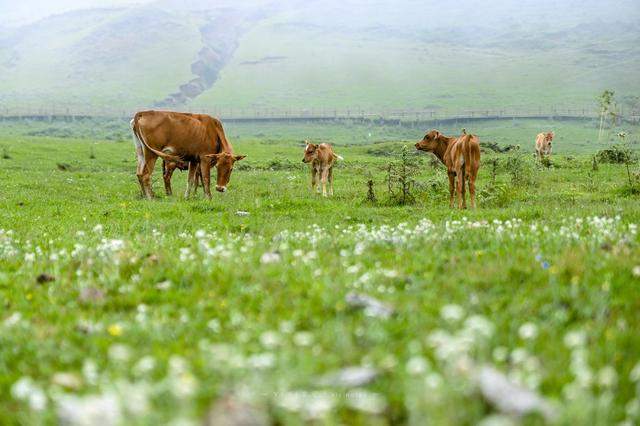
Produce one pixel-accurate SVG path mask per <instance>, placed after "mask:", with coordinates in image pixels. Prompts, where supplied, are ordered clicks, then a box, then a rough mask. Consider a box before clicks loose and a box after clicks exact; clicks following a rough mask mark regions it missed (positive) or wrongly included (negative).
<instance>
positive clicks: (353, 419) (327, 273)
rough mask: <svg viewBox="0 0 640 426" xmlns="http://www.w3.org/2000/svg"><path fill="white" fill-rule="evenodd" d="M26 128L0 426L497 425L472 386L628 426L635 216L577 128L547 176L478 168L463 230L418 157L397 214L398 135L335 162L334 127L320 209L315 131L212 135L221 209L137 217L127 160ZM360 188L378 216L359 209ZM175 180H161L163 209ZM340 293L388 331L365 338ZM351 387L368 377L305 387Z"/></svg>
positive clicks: (87, 141)
mask: <svg viewBox="0 0 640 426" xmlns="http://www.w3.org/2000/svg"><path fill="white" fill-rule="evenodd" d="M512 124H513V123H493V124H491V123H487V124H486V125H484V126H482V127H479V129H480V130H481V131H479V132H478V133H479V134H481V135H487V136H486V138H487V139H489V138H490V136H489V135H492V136H491V138H493V139H495V140H496V141H498V142H499V143H501V144H502V143H507V142H510V141H511V140H512V138H515V137H516V135H522V132H521V130H522V127H519V126H514V125H512ZM538 124H540V123H538ZM126 125H127V124H126V123H123V126H126ZM38 126H39V125H36V124H34V125H33V126H30V127H29V128H28V127H26V126H24V125H16V124H13V125H11V126H3V128H2V134H1V135H0V146H1V147H4V148H6V152H7V154H8V156H9V157H10V158H9V159H0V194H1V196H0V210H1V211H2V215H0V230H2V231H0V306H2V311H0V312H1V313H0V395H2V397H0V423H2V424H42V423H44V424H55V423H56V419H57V418H58V416H61V417H63V420H64V419H67V420H68V417H73V419H75V420H76V421H77V416H78V415H79V413H81V412H83V410H86V409H88V407H89V406H94V407H95V404H93V403H92V400H90V399H89V398H90V396H94V397H95V396H100V398H102V401H103V402H104V404H105V405H107V406H110V407H118V409H119V410H120V413H121V416H122V419H126V421H125V422H124V423H126V424H151V423H156V424H165V423H169V422H171V421H176V422H177V421H187V422H189V423H190V424H191V423H195V424H197V423H198V422H200V421H201V419H202V418H203V417H204V415H205V413H206V412H207V410H208V409H209V407H210V406H211V405H212V404H214V403H215V401H218V400H220V399H221V398H223V397H229V395H232V394H233V395H235V396H233V397H232V398H235V399H236V400H237V401H243V400H245V399H246V400H249V401H251V404H252V405H253V406H254V407H255V409H256V410H258V411H263V412H264V413H265V415H267V416H268V417H269V418H270V420H271V421H272V422H274V423H279V424H301V423H304V422H305V421H306V420H308V419H309V417H310V416H311V417H314V416H316V417H317V418H318V422H319V423H321V424H362V425H364V424H425V422H427V421H430V422H431V423H432V424H477V423H479V422H480V421H481V420H482V419H486V418H487V417H488V416H492V415H496V414H497V411H496V409H495V408H493V407H492V406H491V405H490V404H488V403H486V402H485V401H484V399H483V397H482V396H481V395H480V393H479V391H478V389H477V387H476V386H475V379H474V374H475V371H476V368H479V366H481V365H483V364H490V365H494V366H495V367H496V368H497V369H498V370H500V371H502V372H504V373H505V374H508V375H509V377H511V378H512V380H514V381H516V382H519V383H522V384H523V385H524V386H526V387H529V388H532V389H535V390H536V391H537V392H539V393H540V394H542V395H543V396H544V397H545V398H548V399H549V400H551V401H553V404H554V405H555V407H556V412H557V414H558V422H559V423H560V424H567V425H569V424H572V425H573V424H585V425H586V424H590V425H591V424H598V425H608V424H613V423H617V422H620V421H623V420H624V419H627V420H628V421H629V422H630V424H633V423H634V422H635V421H637V414H634V412H633V408H634V407H635V406H636V405H637V404H638V398H639V397H640V395H639V394H638V392H639V390H638V383H637V381H636V382H634V380H636V379H634V377H635V376H634V375H633V374H631V372H632V370H633V369H634V368H635V367H636V365H638V362H639V361H640V337H639V336H638V333H637V331H636V330H637V329H638V327H640V322H639V317H638V315H637V312H638V309H639V308H640V304H639V302H638V298H637V285H638V283H640V277H638V273H636V272H634V268H636V267H637V266H639V265H640V236H639V235H638V231H637V224H638V223H639V222H640V209H639V208H638V206H639V203H638V197H637V195H633V194H631V193H628V195H626V196H622V195H621V193H622V192H621V191H620V190H621V188H623V187H624V186H625V184H626V179H627V178H626V170H625V169H624V168H623V166H621V165H613V164H600V165H599V169H598V170H597V171H595V172H593V171H592V170H591V154H593V153H594V152H595V149H594V150H590V149H588V148H587V146H586V145H584V143H586V140H583V139H581V138H582V137H585V138H586V137H587V136H586V135H592V134H593V129H592V128H583V127H581V126H582V125H580V124H576V123H573V124H571V123H562V124H561V126H562V127H560V124H559V125H558V126H559V127H558V128H562V129H563V130H562V132H559V131H558V130H556V134H564V135H571V136H570V137H569V136H567V145H566V149H567V152H563V148H561V146H562V141H563V139H560V141H559V142H558V144H556V150H557V152H558V154H557V155H556V156H555V157H554V159H553V164H554V166H553V167H552V168H549V169H547V168H543V167H541V166H539V165H537V164H536V163H535V162H534V160H533V158H532V156H531V155H530V154H529V153H516V154H509V155H490V154H484V155H483V167H482V168H481V170H480V177H479V181H478V192H479V194H480V195H479V205H480V207H479V209H477V210H475V211H458V210H450V209H449V208H448V207H447V204H448V203H447V197H448V194H447V190H446V183H445V181H446V175H445V174H444V172H443V171H442V169H441V168H436V169H434V168H431V167H430V166H429V165H428V160H427V157H426V156H424V155H419V156H418V159H419V161H420V162H421V164H422V165H421V169H420V173H419V174H418V175H417V176H416V179H417V181H418V182H419V183H421V184H422V185H421V186H420V188H419V191H418V192H417V193H416V195H417V200H418V201H417V203H416V204H415V205H409V206H404V207H400V206H396V205H394V204H393V203H392V202H391V201H390V200H389V197H388V195H387V194H386V183H385V172H384V168H385V166H386V165H387V164H388V162H389V161H391V160H392V159H393V156H389V153H393V152H398V150H399V148H400V147H401V146H402V145H403V144H404V143H403V142H401V141H398V140H399V139H406V140H413V139H412V135H413V134H411V135H409V134H407V135H406V137H404V136H403V137H398V138H397V139H396V142H393V141H391V138H390V139H389V140H387V141H386V142H384V143H380V144H372V143H366V142H367V141H361V142H360V141H359V142H358V143H359V144H358V145H351V144H352V143H353V141H350V140H349V139H348V137H347V136H346V134H347V132H348V129H347V130H345V129H344V128H341V127H331V126H326V127H325V131H326V134H327V135H329V136H327V138H328V139H331V138H332V137H333V135H344V139H341V143H340V145H341V146H339V153H340V154H341V155H342V156H344V157H345V158H346V160H345V161H344V162H342V163H340V164H339V166H338V167H337V169H336V171H335V176H336V188H335V190H336V196H335V197H334V198H330V199H323V198H322V197H318V196H316V195H315V194H311V193H310V192H309V189H308V183H309V182H308V171H307V170H306V168H305V167H303V164H302V163H301V161H300V160H301V158H302V146H301V144H300V143H299V141H300V140H301V139H302V137H301V136H297V135H298V134H301V133H303V132H305V131H311V130H312V129H318V128H316V127H306V128H299V127H296V128H288V129H287V128H284V127H279V128H269V127H268V126H265V127H264V128H262V127H261V128H257V127H254V128H246V127H244V128H240V127H234V126H228V128H229V134H230V135H232V134H234V133H237V136H240V137H239V138H238V139H233V140H232V142H233V143H234V148H235V149H236V151H237V152H238V153H242V154H246V155H248V157H247V159H246V160H244V161H243V162H242V163H239V164H238V167H237V168H236V170H235V171H234V174H233V176H232V181H231V185H230V186H229V192H228V193H226V194H224V195H219V194H216V195H215V196H214V198H213V200H211V201H206V200H204V199H202V198H201V197H202V192H200V193H199V194H198V197H195V198H193V199H190V200H184V199H182V198H181V197H179V196H175V197H171V198H168V197H164V196H162V195H160V196H159V197H158V199H156V200H154V201H145V200H142V199H140V197H139V190H138V187H137V180H136V177H135V174H134V169H135V162H134V153H133V149H132V146H131V143H130V142H129V141H126V142H124V141H118V140H119V138H117V139H116V141H107V140H105V139H104V136H105V133H104V132H103V133H101V134H96V137H95V138H83V137H78V135H75V138H74V135H73V132H79V133H80V134H81V133H82V132H83V131H84V130H83V129H86V128H84V127H82V126H83V124H78V126H79V127H78V128H77V129H75V130H74V129H70V131H71V132H72V133H71V134H70V136H71V137H67V138H51V137H45V136H27V135H26V134H27V133H29V132H30V131H33V130H34V129H36V130H37V129H38ZM522 126H524V127H525V128H527V129H528V130H527V132H528V131H529V130H531V131H532V130H533V128H530V129H529V126H530V123H524V124H522ZM532 127H533V126H532ZM556 129H557V128H556ZM356 130H357V132H360V131H363V130H361V129H356ZM393 130H394V129H385V130H384V132H382V133H381V134H383V135H387V136H389V135H392V133H393ZM519 130H520V131H519ZM627 130H628V131H629V130H631V131H636V130H635V129H627ZM118 131H122V132H123V133H124V132H126V127H124V129H122V130H118ZM403 131H404V130H400V129H399V132H400V134H403V133H402V132H403ZM474 131H475V129H474ZM252 132H256V133H257V132H261V133H264V135H263V136H261V137H256V136H252V135H253V134H254V133H252ZM416 133H418V130H416ZM283 135H284V136H283ZM287 135H288V136H287ZM337 137H338V136H336V138H337ZM500 138H503V139H500ZM569 140H571V143H570V144H569V142H568V141H569ZM410 147H411V146H410ZM91 152H93V153H94V155H95V157H96V158H95V159H90V153H91ZM568 152H570V155H569V154H568ZM492 158H497V159H498V165H497V170H496V171H497V173H496V176H495V183H493V176H492V172H491V166H490V165H489V161H490V160H491V159H492ZM509 158H511V160H509ZM513 158H516V159H515V160H514V159H513ZM509 161H510V162H509ZM58 164H65V165H66V168H67V170H65V171H63V170H60V168H59V167H58ZM508 164H511V166H508ZM514 165H515V166H514ZM514 167H517V170H516V169H514ZM633 167H634V169H637V165H635V166H633ZM158 168H159V167H158ZM516 171H517V174H518V176H520V177H521V178H520V179H519V180H518V184H517V185H514V184H513V183H512V179H513V178H512V175H513V174H514V172H516ZM370 178H371V179H373V180H374V181H375V190H376V195H377V196H378V203H377V204H370V203H367V202H365V201H364V199H365V196H366V181H367V180H368V179H370ZM185 180H186V175H185V174H180V173H176V175H175V177H174V193H177V194H179V193H181V191H183V190H184V183H185V182H184V181H185ZM154 187H155V190H156V192H157V193H158V194H161V192H162V189H161V179H160V178H159V175H158V173H157V172H156V175H155V180H154ZM238 211H246V212H249V216H240V215H238V214H237V212H238ZM265 254H266V256H265ZM42 273H46V274H49V275H51V276H52V277H54V278H55V281H52V282H47V283H38V282H37V280H36V279H37V277H38V275H39V274H42ZM634 274H635V275H634ZM87 289H90V290H87ZM350 292H357V293H362V294H366V295H369V296H372V297H375V298H376V299H378V300H380V301H382V302H384V303H386V304H388V305H389V306H392V307H393V309H394V310H395V314H394V315H393V316H391V317H390V318H387V319H384V318H376V317H369V316H367V315H366V314H365V312H363V311H360V310H357V309H353V308H351V307H350V306H349V304H348V303H347V302H346V299H345V297H346V295H347V294H348V293H350ZM96 294H98V295H97V296H96ZM452 304H455V305H458V306H459V307H460V308H461V312H460V310H459V309H456V308H451V307H449V308H445V309H444V310H443V308H444V307H445V306H447V305H452ZM458 316H460V318H458ZM528 323H531V324H533V326H531V325H527V326H526V327H524V328H522V326H523V324H528ZM532 328H533V329H534V331H536V333H533V334H535V336H532V335H529V334H527V331H528V330H531V329H532ZM582 335H584V338H585V339H586V340H585V341H584V342H582V341H581V339H579V338H576V337H580V336H582ZM523 336H524V337H523ZM574 341H575V342H574ZM505 353H506V355H504V354H505ZM582 361H584V362H582ZM348 366H367V367H369V368H372V369H374V370H375V371H376V372H377V373H378V377H377V378H376V379H375V380H374V381H372V382H371V383H367V384H362V385H359V386H358V387H356V388H345V387H342V386H340V385H339V384H336V383H324V382H323V380H321V378H322V377H323V376H324V375H326V374H327V373H330V372H332V371H335V370H339V369H341V368H344V367H348ZM60 373H67V375H66V376H61V375H60ZM634 374H636V373H634ZM27 378H29V380H27ZM16 383H18V384H16ZM39 395H42V396H44V400H45V401H46V407H44V409H43V410H38V409H39V408H42V405H43V404H42V403H41V402H42V401H40V400H39V399H38V396H39ZM109 401H116V402H109ZM238 404H240V406H241V407H245V406H244V405H242V404H243V403H238ZM65 407H66V408H65ZM244 409H246V408H244ZM68 411H70V412H72V413H75V416H74V415H73V414H72V415H70V414H68ZM627 411H629V413H627ZM98 412H99V416H101V417H99V418H100V419H101V421H102V424H104V423H105V422H106V421H107V420H105V419H106V417H105V415H104V413H102V412H100V410H98ZM227 414H229V412H227ZM633 416H636V417H633ZM73 419H72V420H73ZM98 423H100V422H98ZM524 423H525V424H541V423H543V420H542V419H541V418H540V417H538V416H536V415H533V416H529V417H527V418H526V419H525V420H524ZM72 424H74V423H72Z"/></svg>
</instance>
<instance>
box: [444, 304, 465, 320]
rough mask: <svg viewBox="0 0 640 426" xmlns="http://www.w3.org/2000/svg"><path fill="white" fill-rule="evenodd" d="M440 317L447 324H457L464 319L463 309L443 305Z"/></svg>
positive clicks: (456, 306) (457, 306)
mask: <svg viewBox="0 0 640 426" xmlns="http://www.w3.org/2000/svg"><path fill="white" fill-rule="evenodd" d="M440 316H441V317H442V318H443V319H444V320H445V321H448V322H458V321H460V320H461V319H462V317H464V309H462V307H461V306H459V305H454V304H450V305H445V306H443V307H442V309H440Z"/></svg>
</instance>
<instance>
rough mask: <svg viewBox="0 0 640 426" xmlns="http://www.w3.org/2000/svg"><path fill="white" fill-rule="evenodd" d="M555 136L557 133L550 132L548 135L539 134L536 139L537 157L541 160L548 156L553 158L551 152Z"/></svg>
mask: <svg viewBox="0 0 640 426" xmlns="http://www.w3.org/2000/svg"><path fill="white" fill-rule="evenodd" d="M554 136H555V133H553V132H548V133H539V134H538V136H537V137H536V155H537V156H538V159H539V160H542V159H543V158H544V156H545V155H548V156H549V157H551V151H552V147H551V142H552V141H553V137H554Z"/></svg>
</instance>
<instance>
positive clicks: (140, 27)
mask: <svg viewBox="0 0 640 426" xmlns="http://www.w3.org/2000/svg"><path fill="white" fill-rule="evenodd" d="M237 3H238V2H231V1H228V0H225V1H217V2H211V1H206V0H189V1H184V2H181V1H178V0H160V1H157V2H153V3H150V4H147V5H142V6H132V7H122V8H110V9H92V10H84V11H74V12H68V13H64V14H60V15H54V16H51V17H48V18H46V19H44V20H41V21H38V22H36V23H33V24H29V25H27V26H23V27H20V28H15V27H10V26H8V25H7V24H6V23H4V24H3V23H2V22H0V75H1V76H2V78H0V105H1V106H3V107H5V108H20V107H30V108H32V109H37V108H48V109H50V108H66V107H71V108H75V109H82V110H88V111H91V110H106V109H109V110H113V111H125V110H130V109H138V108H148V107H168V108H174V109H185V108H192V109H199V110H202V109H204V110H218V111H219V110H225V109H226V110H228V109H231V108H233V109H235V110H238V109H244V110H246V111H252V110H256V109H261V108H276V109H292V110H302V109H310V108H314V109H319V108H325V109H329V110H331V109H340V110H346V109H351V110H358V109H360V108H362V109H373V110H380V109H383V108H441V109H451V110H454V109H455V110H458V109H477V108H496V107H504V108H509V107H514V106H534V107H538V106H543V105H548V104H552V105H556V106H562V105H572V106H575V105H583V104H592V103H593V99H594V97H595V96H596V94H597V93H598V92H600V91H601V90H603V89H605V88H611V89H614V90H616V91H617V93H618V96H619V98H621V99H624V100H626V101H627V103H628V104H631V103H634V102H635V103H637V99H638V96H639V95H640V73H638V69H640V47H638V46H640V29H639V28H640V27H639V26H638V24H639V23H640V6H639V5H638V3H637V2H636V1H633V0H622V1H618V2H596V1H593V0H587V1H583V2H578V1H576V0H569V1H565V2H552V1H550V0H542V1H536V2H533V1H529V0H526V1H522V2H513V1H507V0H501V1H496V2H491V3H490V4H488V5H487V4H485V3H486V2H479V1H477V0H462V1H460V2H456V3H455V4H450V3H448V2H444V1H441V0H433V1H416V0H402V1H400V2H391V1H364V0H345V1H340V2H338V1H333V0H331V1H310V2H307V1H305V2H303V1H298V0H288V1H282V2H275V1H270V0H260V1H253V2H242V3H240V4H237Z"/></svg>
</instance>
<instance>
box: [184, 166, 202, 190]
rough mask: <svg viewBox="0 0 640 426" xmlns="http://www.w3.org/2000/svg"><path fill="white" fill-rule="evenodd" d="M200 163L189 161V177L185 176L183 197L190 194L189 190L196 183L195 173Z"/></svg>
mask: <svg viewBox="0 0 640 426" xmlns="http://www.w3.org/2000/svg"><path fill="white" fill-rule="evenodd" d="M199 168H200V165H199V164H198V163H196V162H195V161H189V177H188V178H187V190H186V191H185V193H184V198H189V197H190V196H191V191H192V190H193V189H194V186H195V185H196V179H197V173H198V169H199Z"/></svg>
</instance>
